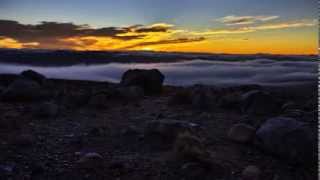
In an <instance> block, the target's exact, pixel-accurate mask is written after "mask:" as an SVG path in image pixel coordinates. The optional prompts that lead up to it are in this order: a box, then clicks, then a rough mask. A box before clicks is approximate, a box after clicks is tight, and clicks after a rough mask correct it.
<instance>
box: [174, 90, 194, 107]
mask: <svg viewBox="0 0 320 180" xmlns="http://www.w3.org/2000/svg"><path fill="white" fill-rule="evenodd" d="M168 104H169V105H188V104H192V95H191V93H190V92H189V91H188V90H179V91H178V92H177V93H175V94H174V95H173V96H171V97H170V99H169V102H168Z"/></svg>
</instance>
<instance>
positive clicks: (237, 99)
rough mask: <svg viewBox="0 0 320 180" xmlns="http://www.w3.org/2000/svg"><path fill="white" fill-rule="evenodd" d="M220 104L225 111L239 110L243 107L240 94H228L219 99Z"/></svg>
mask: <svg viewBox="0 0 320 180" xmlns="http://www.w3.org/2000/svg"><path fill="white" fill-rule="evenodd" d="M218 104H219V106H220V107H222V108H225V109H238V108H239V107H240V106H241V96H240V95H239V94H238V93H228V94H226V95H224V96H222V97H221V98H220V99H219V103H218Z"/></svg>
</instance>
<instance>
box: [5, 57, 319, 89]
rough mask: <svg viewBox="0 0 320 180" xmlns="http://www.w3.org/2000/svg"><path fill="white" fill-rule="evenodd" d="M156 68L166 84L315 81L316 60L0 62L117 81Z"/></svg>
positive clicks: (18, 68) (14, 69)
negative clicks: (132, 71) (47, 64)
mask: <svg viewBox="0 0 320 180" xmlns="http://www.w3.org/2000/svg"><path fill="white" fill-rule="evenodd" d="M134 68H139V69H152V68H157V69H159V70H160V71H161V72H162V73H163V74H164V75H165V77H166V79H165V84H168V85H193V84H210V85H239V84H261V85H287V84H301V83H302V84H303V83H316V82H317V79H318V62H315V61H274V60H271V59H256V60H250V61H249V60H248V61H238V62H234V61H233V62H226V61H207V60H193V61H185V62H175V63H109V64H103V65H74V66H67V67H39V66H28V65H17V64H0V73H14V74H18V73H20V72H22V71H23V70H26V69H33V70H35V71H37V72H40V73H42V74H44V75H46V76H47V77H50V78H59V79H77V80H93V81H111V82H119V81H120V79H121V75H122V74H123V73H124V72H125V71H126V70H128V69H134Z"/></svg>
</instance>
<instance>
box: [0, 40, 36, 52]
mask: <svg viewBox="0 0 320 180" xmlns="http://www.w3.org/2000/svg"><path fill="white" fill-rule="evenodd" d="M37 46H39V43H38V42H28V43H21V42H19V41H17V40H15V39H12V38H6V37H0V48H13V49H21V48H25V47H27V48H35V47H37Z"/></svg>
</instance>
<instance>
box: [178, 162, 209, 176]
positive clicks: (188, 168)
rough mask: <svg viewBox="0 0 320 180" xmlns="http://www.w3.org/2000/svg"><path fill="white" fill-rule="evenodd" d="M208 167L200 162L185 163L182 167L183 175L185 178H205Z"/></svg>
mask: <svg viewBox="0 0 320 180" xmlns="http://www.w3.org/2000/svg"><path fill="white" fill-rule="evenodd" d="M208 169H209V168H205V167H204V166H203V165H202V164H200V163H192V162H191V163H190V162H189V163H185V164H183V166H182V167H181V169H180V172H181V176H183V177H184V179H185V180H195V179H204V176H206V174H208Z"/></svg>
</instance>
